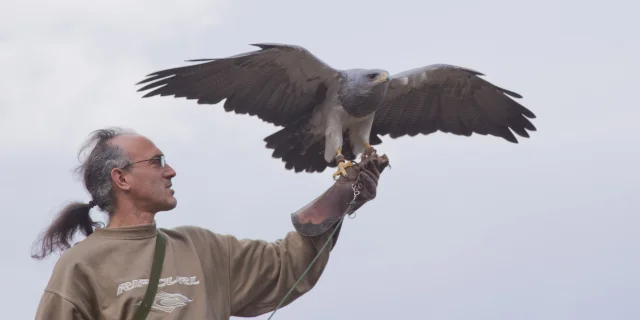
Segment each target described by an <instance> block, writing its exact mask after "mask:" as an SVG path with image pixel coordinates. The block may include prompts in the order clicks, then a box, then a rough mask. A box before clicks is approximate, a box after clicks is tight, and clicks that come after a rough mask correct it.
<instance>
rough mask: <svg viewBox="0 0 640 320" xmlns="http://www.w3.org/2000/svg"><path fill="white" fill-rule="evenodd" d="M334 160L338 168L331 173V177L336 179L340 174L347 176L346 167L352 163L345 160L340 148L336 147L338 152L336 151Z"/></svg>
mask: <svg viewBox="0 0 640 320" xmlns="http://www.w3.org/2000/svg"><path fill="white" fill-rule="evenodd" d="M336 161H337V162H338V170H336V172H335V173H334V174H333V179H338V178H339V176H340V175H341V174H342V175H343V176H345V177H346V176H347V170H346V169H347V168H349V167H351V166H352V165H353V163H351V161H345V160H344V156H343V155H342V148H338V152H336Z"/></svg>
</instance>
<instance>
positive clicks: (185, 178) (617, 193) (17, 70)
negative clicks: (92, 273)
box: [0, 0, 640, 320]
mask: <svg viewBox="0 0 640 320" xmlns="http://www.w3.org/2000/svg"><path fill="white" fill-rule="evenodd" d="M638 9H639V8H638V5H637V4H632V2H631V1H621V0H613V1H606V2H588V1H575V0H571V1H562V2H558V1H548V0H543V1H534V2H522V3H517V2H512V1H506V0H486V1H472V0H461V1H453V2H451V1H449V2H446V1H444V2H419V1H399V0H396V1H384V2H382V1H364V0H357V1H349V2H348V3H346V2H345V3H344V4H343V3H341V2H339V1H322V2H306V1H278V2H273V1H257V0H254V1H231V0H185V1H182V2H181V3H179V2H177V1H157V0H155V1H151V0H141V1H131V2H130V1H122V0H120V1H108V2H102V3H98V2H87V1H79V0H76V1H55V2H51V1H43V0H40V1H22V2H21V3H19V2H18V1H16V0H13V1H4V2H2V3H1V4H0V48H1V50H0V70H2V77H1V78H0V90H1V92H2V95H0V106H1V108H0V137H1V138H0V148H1V150H2V153H1V154H0V165H1V166H2V167H3V168H4V169H5V170H4V171H5V174H4V175H5V178H4V180H3V181H4V183H3V184H2V186H1V187H0V194H1V195H2V201H0V212H2V213H3V214H4V217H5V220H4V224H3V227H4V228H3V229H4V231H3V232H2V233H1V234H0V240H1V241H2V243H4V244H5V251H6V252H5V253H4V254H3V255H1V257H2V258H0V259H2V261H1V262H2V263H1V264H0V270H1V271H2V274H3V275H4V279H3V281H2V283H3V284H2V288H3V290H0V300H1V301H5V303H8V305H7V307H5V311H4V314H5V315H4V316H3V318H7V319H31V318H33V315H34V312H35V309H36V307H37V304H38V301H39V299H40V296H41V294H42V290H43V288H44V286H45V285H46V282H47V281H48V279H49V276H50V273H51V270H52V267H53V265H54V263H55V257H54V258H51V259H48V260H46V261H43V262H37V261H33V260H31V259H30V257H29V253H30V249H31V245H32V242H33V240H35V238H36V236H37V234H38V232H40V231H41V230H42V228H44V227H45V226H46V225H47V224H48V223H49V222H50V219H51V218H52V217H53V214H54V213H55V212H56V210H58V209H59V208H60V206H61V205H62V204H63V203H65V202H66V201H69V200H82V201H88V200H89V198H88V195H87V194H86V193H85V192H84V190H83V188H82V185H81V184H80V183H79V182H78V181H76V180H74V179H73V177H72V176H71V170H72V169H73V167H74V166H75V165H76V164H77V159H76V151H77V149H78V147H79V146H80V144H81V142H82V141H83V139H84V138H85V137H86V135H87V134H88V133H89V132H90V131H91V130H94V129H96V128H99V127H103V126H110V125H120V126H127V127H131V128H134V129H135V130H137V131H139V132H141V133H143V134H145V135H147V136H149V137H150V138H152V139H153V140H154V141H155V142H156V143H157V144H158V145H159V146H160V148H161V149H163V151H164V152H165V153H166V154H167V155H168V161H170V162H171V164H172V165H173V166H174V168H176V170H177V172H178V175H177V177H176V179H175V188H176V196H177V197H178V201H179V205H178V207H177V208H176V209H175V210H174V211H171V212H165V213H162V214H160V215H159V216H158V222H159V224H160V226H162V227H173V226H178V225H183V224H195V225H199V226H202V227H206V228H210V229H211V230H213V231H216V232H220V233H231V234H235V235H236V236H238V237H251V238H260V239H265V240H275V239H277V238H279V237H281V236H283V235H284V234H285V232H287V231H289V230H291V228H292V227H291V224H290V220H289V213H290V212H291V211H293V210H296V209H297V208H299V207H300V206H302V205H304V204H305V203H307V202H308V201H309V200H311V199H313V198H314V197H315V196H316V195H317V194H319V193H320V192H322V191H323V190H324V189H325V188H327V187H328V186H329V185H330V184H331V174H330V172H328V171H327V172H325V173H323V174H315V175H309V174H298V175H295V174H293V173H292V172H288V171H284V169H283V166H282V164H281V162H280V161H279V160H273V159H271V158H270V154H271V153H270V152H269V151H268V150H266V149H265V148H264V144H263V142H262V139H263V138H264V137H265V136H266V135H268V134H270V133H271V132H273V131H274V130H275V128H274V127H272V126H271V125H268V124H265V123H263V122H262V121H260V120H258V119H256V118H250V117H247V116H238V115H233V114H227V113H224V112H223V111H222V108H221V106H201V105H196V104H195V103H194V102H193V101H187V100H184V99H180V100H178V99H171V98H154V99H145V100H143V99H141V98H140V96H141V94H140V93H137V92H136V91H135V90H136V89H137V88H136V87H135V86H134V84H135V83H136V82H137V81H139V80H141V79H143V78H144V76H145V75H146V74H148V73H150V72H153V71H156V70H158V69H164V68H168V67H173V66H178V65H184V64H185V62H184V60H186V59H193V58H205V57H222V56H227V55H231V54H236V53H239V52H243V51H247V50H252V49H253V47H250V46H249V45H248V44H250V43H256V42H282V43H291V44H298V45H302V46H304V47H306V48H308V49H309V50H311V51H312V52H313V53H314V54H316V55H318V56H319V57H320V58H322V59H323V60H324V61H325V62H327V63H329V64H330V65H332V66H334V67H336V68H350V67H364V68H374V67H375V68H385V69H387V70H389V71H391V72H392V73H396V72H400V71H403V70H406V69H410V68H414V67H418V66H423V65H426V64H432V63H451V64H456V65H461V66H465V67H470V68H473V69H476V70H479V71H481V72H483V73H485V74H486V75H487V79H488V80H490V81H492V82H493V83H495V84H497V85H500V86H503V87H506V88H508V89H510V90H513V91H516V92H518V93H520V94H522V95H523V96H524V99H523V100H522V102H523V103H524V104H525V105H526V106H527V107H529V108H530V109H531V110H532V111H533V112H535V113H536V115H537V116H538V119H535V122H534V124H535V125H536V126H537V128H538V130H539V131H538V132H535V133H533V135H532V138H531V139H522V140H521V143H520V144H518V145H514V144H510V143H508V142H506V141H504V140H501V139H498V138H494V137H483V136H473V137H472V138H464V137H456V136H451V135H445V134H442V133H436V134H433V135H430V136H420V137H416V138H403V139H399V140H395V141H394V140H390V139H389V138H386V137H385V138H383V139H384V144H383V145H381V146H380V147H379V148H378V150H379V151H380V152H383V153H387V154H388V156H389V157H390V159H391V162H392V165H393V168H392V169H391V170H389V171H387V172H385V173H384V176H383V178H382V180H381V184H380V190H379V197H378V198H377V199H376V200H375V201H374V202H372V203H369V204H367V205H366V206H365V207H363V209H362V210H361V211H360V212H359V213H358V215H357V217H356V219H354V220H347V221H346V222H345V226H344V230H343V232H342V234H341V237H340V241H339V244H338V247H337V248H336V249H335V251H334V253H333V256H332V258H331V260H330V263H329V266H328V268H327V269H326V272H325V274H324V275H323V277H322V278H321V281H320V282H319V284H318V285H317V286H316V288H314V289H313V290H312V292H310V293H309V294H307V295H306V296H304V297H303V298H301V299H300V300H298V301H297V302H296V303H294V304H292V305H290V306H289V307H287V308H285V309H282V310H280V311H278V313H277V314H276V316H275V317H274V319H300V318H304V319H307V320H316V319H390V318H393V319H396V318H402V319H413V318H416V319H439V320H443V319H447V320H458V319H460V320H462V319H474V320H480V319H487V320H489V319H490V320H498V319H504V320H512V319H518V320H526V319H532V320H533V319H535V320H538V319H545V320H556V319H558V320H560V319H562V320H565V319H572V320H573V319H576V320H590V319H598V320H600V319H602V320H604V319H606V320H611V319H621V320H622V319H624V320H627V319H629V320H631V319H639V318H640V302H639V298H638V297H639V296H640V278H639V271H638V270H640V233H638V231H637V230H638V225H639V223H640V215H639V213H640V204H638V200H637V199H634V198H633V197H635V196H638V195H639V194H640V192H638V190H639V189H638V186H637V183H638V180H639V179H640V170H639V169H638V166H637V164H638V163H640V133H638V125H637V123H638V119H639V118H640V111H638V110H640V109H639V108H638V102H637V101H638V99H637V98H636V95H637V94H636V92H638V86H639V85H640V83H639V81H638V76H637V75H638V74H640V62H638V56H640V41H639V40H638V36H637V30H640V23H639V22H636V20H635V19H636V17H637V15H636V13H637V12H638ZM634 30H636V31H634ZM203 172H204V174H203ZM256 176H262V177H259V178H255V177H256ZM301 185H302V186H304V187H300V186H301ZM248 199H252V200H254V201H255V202H253V203H251V202H250V201H247V200H248ZM265 208H271V209H265ZM95 216H96V218H101V215H100V213H96V215H95ZM266 318H267V315H265V316H263V317H260V319H266Z"/></svg>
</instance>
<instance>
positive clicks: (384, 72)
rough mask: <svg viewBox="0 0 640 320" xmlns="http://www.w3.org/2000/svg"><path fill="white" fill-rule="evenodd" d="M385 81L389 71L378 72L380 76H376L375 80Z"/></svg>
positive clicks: (387, 79)
mask: <svg viewBox="0 0 640 320" xmlns="http://www.w3.org/2000/svg"><path fill="white" fill-rule="evenodd" d="M387 81H389V72H386V71H383V72H382V73H380V76H379V77H378V81H377V82H379V83H383V82H387Z"/></svg>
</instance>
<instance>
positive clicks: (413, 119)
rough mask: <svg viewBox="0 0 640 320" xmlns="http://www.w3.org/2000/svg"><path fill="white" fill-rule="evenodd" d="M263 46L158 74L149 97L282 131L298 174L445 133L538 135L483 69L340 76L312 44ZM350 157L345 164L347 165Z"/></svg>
mask: <svg viewBox="0 0 640 320" xmlns="http://www.w3.org/2000/svg"><path fill="white" fill-rule="evenodd" d="M254 46H257V47H258V48H260V49H259V50H256V51H252V52H246V53H242V54H239V55H235V56H231V57H227V58H220V59H201V60H191V61H204V62H203V63H200V64H196V65H191V66H185V67H178V68H172V69H167V70H162V71H158V72H155V73H152V74H150V75H148V78H147V79H145V80H143V81H140V82H139V83H138V84H147V85H145V86H144V87H142V88H140V89H139V90H138V91H145V90H150V89H153V90H152V91H150V92H148V93H147V94H145V95H144V97H151V96H156V95H159V96H174V97H183V98H187V99H197V102H198V104H216V103H219V102H221V101H222V100H224V99H226V101H225V103H224V109H225V110H226V111H234V112H236V113H238V114H249V115H252V116H257V117H258V118H260V119H262V120H264V121H266V122H269V123H272V124H274V125H276V126H280V127H282V129H280V130H279V131H277V132H275V133H273V134H271V135H270V136H268V137H266V138H265V139H264V141H265V142H266V146H267V148H270V149H273V157H274V158H279V159H282V161H283V162H284V163H285V167H286V168H287V169H293V170H295V172H302V171H306V172H322V171H324V170H325V169H326V168H327V167H336V166H337V167H338V171H336V173H335V174H334V176H335V175H337V174H340V173H342V174H346V173H345V171H344V168H345V167H347V166H349V165H350V164H351V161H353V160H355V158H356V155H358V154H361V153H362V152H364V150H365V149H366V148H369V147H371V146H372V145H378V144H380V143H381V142H382V141H381V140H380V137H379V136H384V135H389V136H390V137H391V138H398V137H401V136H405V135H409V136H415V135H417V134H425V135H426V134H430V133H433V132H436V131H441V132H446V133H452V134H456V135H462V136H471V134H472V133H476V134H481V135H487V134H488V135H493V136H496V137H502V138H504V139H505V140H507V141H510V142H513V143H517V142H518V141H517V139H516V137H515V136H514V134H513V133H512V132H511V131H513V132H515V133H516V134H517V135H519V136H521V137H529V134H528V132H527V130H529V131H535V130H536V128H535V126H534V125H533V124H532V123H531V122H530V121H529V119H533V118H535V115H534V114H533V113H532V112H531V111H530V110H528V109H527V108H525V107H524V106H522V105H521V104H519V103H518V102H516V101H515V100H513V99H512V98H511V97H513V98H522V97H521V96H520V95H519V94H517V93H515V92H512V91H509V90H506V89H503V88H500V87H497V86H495V85H493V84H492V83H490V82H488V81H486V80H484V79H483V78H480V77H479V76H482V75H483V74H482V73H479V72H477V71H474V70H471V69H466V68H462V67H458V66H453V65H446V64H434V65H428V66H424V67H421V68H416V69H413V70H408V71H405V72H402V73H399V74H395V75H392V76H390V75H389V73H388V72H387V71H385V70H380V69H348V70H338V69H334V68H332V67H330V66H329V65H327V64H326V63H324V62H323V61H321V60H320V59H318V58H317V57H315V56H314V55H313V54H311V53H310V52H309V51H308V50H306V49H305V48H303V47H300V46H295V45H287V44H266V43H261V44H254ZM343 159H344V160H346V161H342V160H343Z"/></svg>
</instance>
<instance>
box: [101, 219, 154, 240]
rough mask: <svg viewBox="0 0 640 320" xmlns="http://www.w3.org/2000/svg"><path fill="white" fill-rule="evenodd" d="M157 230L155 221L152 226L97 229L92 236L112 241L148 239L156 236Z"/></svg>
mask: <svg viewBox="0 0 640 320" xmlns="http://www.w3.org/2000/svg"><path fill="white" fill-rule="evenodd" d="M156 233H157V228H156V223H155V221H154V222H153V223H151V224H141V225H135V226H126V227H119V228H96V229H95V230H94V231H93V234H92V236H96V237H101V238H111V239H128V240H135V239H146V238H150V237H154V236H156Z"/></svg>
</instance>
